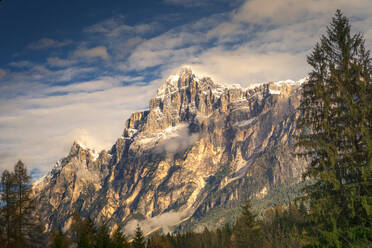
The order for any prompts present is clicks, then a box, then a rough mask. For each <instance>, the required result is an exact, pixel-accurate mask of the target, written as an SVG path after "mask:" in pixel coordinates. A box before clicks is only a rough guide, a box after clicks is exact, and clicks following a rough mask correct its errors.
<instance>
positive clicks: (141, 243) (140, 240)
mask: <svg viewBox="0 0 372 248" xmlns="http://www.w3.org/2000/svg"><path fill="white" fill-rule="evenodd" d="M132 247H133V248H145V247H146V242H145V237H144V236H143V232H142V230H141V227H140V226H139V225H137V228H136V234H135V236H134V239H133V241H132Z"/></svg>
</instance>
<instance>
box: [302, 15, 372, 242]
mask: <svg viewBox="0 0 372 248" xmlns="http://www.w3.org/2000/svg"><path fill="white" fill-rule="evenodd" d="M350 30H351V26H350V24H349V20H348V19H347V18H346V17H345V16H344V15H343V14H342V13H341V11H339V10H338V11H337V12H336V14H335V16H334V18H333V19H332V22H331V24H330V26H329V27H328V28H327V35H324V36H322V38H321V41H320V43H317V44H316V46H315V48H314V50H313V52H312V54H311V55H310V56H309V57H308V63H309V64H310V65H311V66H312V68H313V70H312V71H311V73H310V74H309V80H308V82H307V83H305V84H304V85H303V96H302V100H301V105H300V110H301V114H302V115H301V118H300V120H299V127H300V129H301V130H302V134H301V135H300V136H299V140H298V141H299V142H298V145H299V146H301V147H302V148H304V149H305V153H304V154H302V155H304V156H307V157H308V158H310V160H311V163H310V166H309V167H308V169H307V172H306V174H305V175H304V176H305V177H309V178H311V179H312V180H314V182H315V183H314V184H312V185H309V186H307V187H305V188H304V193H305V197H304V198H303V199H304V200H305V201H307V202H308V203H309V204H310V209H311V211H310V215H309V218H308V219H307V220H308V224H309V225H310V226H311V229H310V230H309V232H308V235H307V238H308V240H309V242H310V243H311V246H316V247H352V246H354V245H355V244H358V243H359V242H372V224H371V223H372V142H371V130H372V128H371V121H370V120H371V116H372V111H371V110H372V107H371V106H372V104H371V103H372V102H371V99H372V90H371V72H372V67H371V60H370V58H369V51H366V50H365V47H364V39H363V36H362V35H361V34H355V35H351V34H350Z"/></svg>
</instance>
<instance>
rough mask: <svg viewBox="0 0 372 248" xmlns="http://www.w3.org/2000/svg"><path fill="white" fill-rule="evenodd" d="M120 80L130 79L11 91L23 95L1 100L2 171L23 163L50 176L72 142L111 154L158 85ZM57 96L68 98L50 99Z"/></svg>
mask: <svg viewBox="0 0 372 248" xmlns="http://www.w3.org/2000/svg"><path fill="white" fill-rule="evenodd" d="M138 79H140V78H137V79H136V78H132V80H138ZM122 80H131V78H129V77H124V78H123V77H120V76H118V77H104V78H101V79H100V80H96V81H91V82H82V83H78V84H73V85H70V86H61V87H57V86H51V87H45V85H37V84H30V85H28V84H23V87H22V88H16V89H13V90H19V91H22V92H23V93H22V94H23V95H22V96H20V97H15V98H12V99H0V126H1V127H2V128H1V129H0V137H1V138H0V153H1V154H2V156H0V164H1V168H2V169H4V168H10V167H12V166H13V164H14V163H15V162H16V161H17V160H18V159H22V160H24V162H25V164H26V165H28V166H29V168H30V169H33V168H38V169H40V170H41V171H42V172H44V173H46V172H47V171H48V170H49V169H51V166H52V164H53V163H54V162H55V161H57V160H58V159H60V158H61V157H63V156H66V155H67V153H68V151H69V149H70V147H71V145H72V143H73V141H74V140H78V141H80V142H83V143H85V144H86V145H88V147H91V148H94V149H96V150H101V149H109V148H110V147H111V146H112V145H113V144H114V142H115V140H116V138H117V137H119V136H120V135H121V132H122V129H123V123H124V121H125V119H126V118H127V117H129V115H130V114H131V113H132V112H134V111H136V110H138V109H144V108H147V107H148V99H149V98H150V97H151V96H153V95H154V94H155V91H156V87H157V84H158V82H153V84H149V85H143V84H136V85H129V86H121V85H120V82H122ZM2 89H3V88H1V90H2ZM35 91H36V92H37V94H36V95H35V93H34V92H35ZM58 92H64V93H65V94H52V95H50V94H51V93H58ZM9 110H11V111H9Z"/></svg>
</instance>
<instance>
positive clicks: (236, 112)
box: [34, 68, 305, 233]
mask: <svg viewBox="0 0 372 248" xmlns="http://www.w3.org/2000/svg"><path fill="white" fill-rule="evenodd" d="M299 85H300V84H298V83H296V82H293V81H290V80H287V81H281V82H272V83H266V84H260V85H258V86H257V87H254V88H242V87H240V86H237V85H234V86H223V85H220V84H217V83H214V82H213V81H212V80H211V79H210V78H207V77H203V76H200V75H197V74H196V73H194V72H193V71H192V70H191V69H190V68H182V69H181V70H180V72H179V73H178V74H177V75H174V76H170V77H169V78H168V79H167V80H166V81H165V82H164V84H163V85H162V86H161V87H160V88H159V90H158V92H157V95H156V96H155V97H154V98H153V99H151V100H150V104H149V110H145V111H140V112H136V113H133V114H132V115H131V116H130V118H129V119H128V120H127V121H126V123H125V126H124V131H123V135H122V137H120V138H118V139H117V141H116V143H115V144H114V145H113V147H112V149H111V150H110V151H107V152H106V151H102V152H101V153H100V154H99V155H98V154H97V153H95V152H94V151H93V150H91V149H89V148H88V147H86V146H84V145H82V144H81V143H79V142H76V141H75V142H74V144H73V145H72V147H71V150H70V153H69V155H68V156H67V157H66V158H64V159H62V160H61V161H60V163H59V164H58V165H57V167H56V168H55V169H53V170H52V172H51V173H50V174H49V175H48V176H46V177H44V178H43V179H41V180H40V181H39V182H37V183H35V186H34V191H35V194H36V200H37V201H38V202H39V204H40V206H39V208H40V209H41V211H42V215H43V218H44V220H45V221H46V223H47V224H48V228H49V229H50V227H57V228H63V229H65V230H67V229H68V228H69V225H70V224H71V218H72V214H73V212H74V209H76V210H78V211H79V212H80V213H81V214H82V215H83V216H84V217H90V218H91V219H95V220H97V221H107V223H108V225H109V226H110V227H114V226H115V225H116V224H117V223H121V224H122V225H124V226H125V230H126V231H127V232H128V233H130V232H131V230H130V228H129V227H130V226H134V227H135V226H136V225H133V223H134V222H133V221H140V220H143V223H145V222H146V223H147V224H148V226H147V227H146V228H145V232H147V231H150V230H154V229H156V228H158V227H159V223H160V222H162V221H161V220H163V218H164V219H167V218H168V216H169V215H172V216H175V218H172V221H170V222H169V223H160V225H163V224H164V225H175V224H177V225H179V224H180V223H183V222H185V223H186V222H187V223H188V224H190V225H192V224H193V223H197V222H198V221H200V220H201V219H202V218H205V217H206V216H207V215H208V213H209V212H210V211H214V210H218V209H221V208H225V209H231V208H234V207H238V206H240V203H241V200H242V199H245V198H246V197H250V198H254V199H264V198H265V197H268V196H270V194H272V192H273V191H274V190H275V189H278V188H281V187H289V186H290V185H291V183H293V182H297V181H298V178H299V175H301V171H302V170H303V168H304V167H305V162H304V161H302V160H300V159H298V158H296V157H293V156H292V155H293V154H292V152H293V150H294V146H293V144H294V138H293V137H294V135H295V134H296V132H297V129H296V125H295V123H296V121H295V119H296V118H297V116H298V112H297V107H298V105H299V99H300V94H299V91H298V90H297V89H298V86H299ZM226 211H228V210H226ZM226 213H227V212H226ZM227 215H230V214H227ZM226 218H228V217H226ZM222 222H223V221H222ZM222 222H221V223H222ZM143 223H142V224H143ZM147 224H146V225H147ZM146 225H145V224H143V225H142V226H141V227H145V226H146ZM127 227H128V228H127Z"/></svg>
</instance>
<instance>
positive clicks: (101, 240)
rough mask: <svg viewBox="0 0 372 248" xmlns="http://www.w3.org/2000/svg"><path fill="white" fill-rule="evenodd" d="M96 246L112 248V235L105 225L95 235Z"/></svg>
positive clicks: (98, 247)
mask: <svg viewBox="0 0 372 248" xmlns="http://www.w3.org/2000/svg"><path fill="white" fill-rule="evenodd" d="M94 243H95V245H94V247H97V248H111V247H112V241H111V238H110V233H109V229H108V227H107V225H106V224H105V223H103V224H102V225H100V226H99V227H98V228H97V233H96V235H95V242H94Z"/></svg>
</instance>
